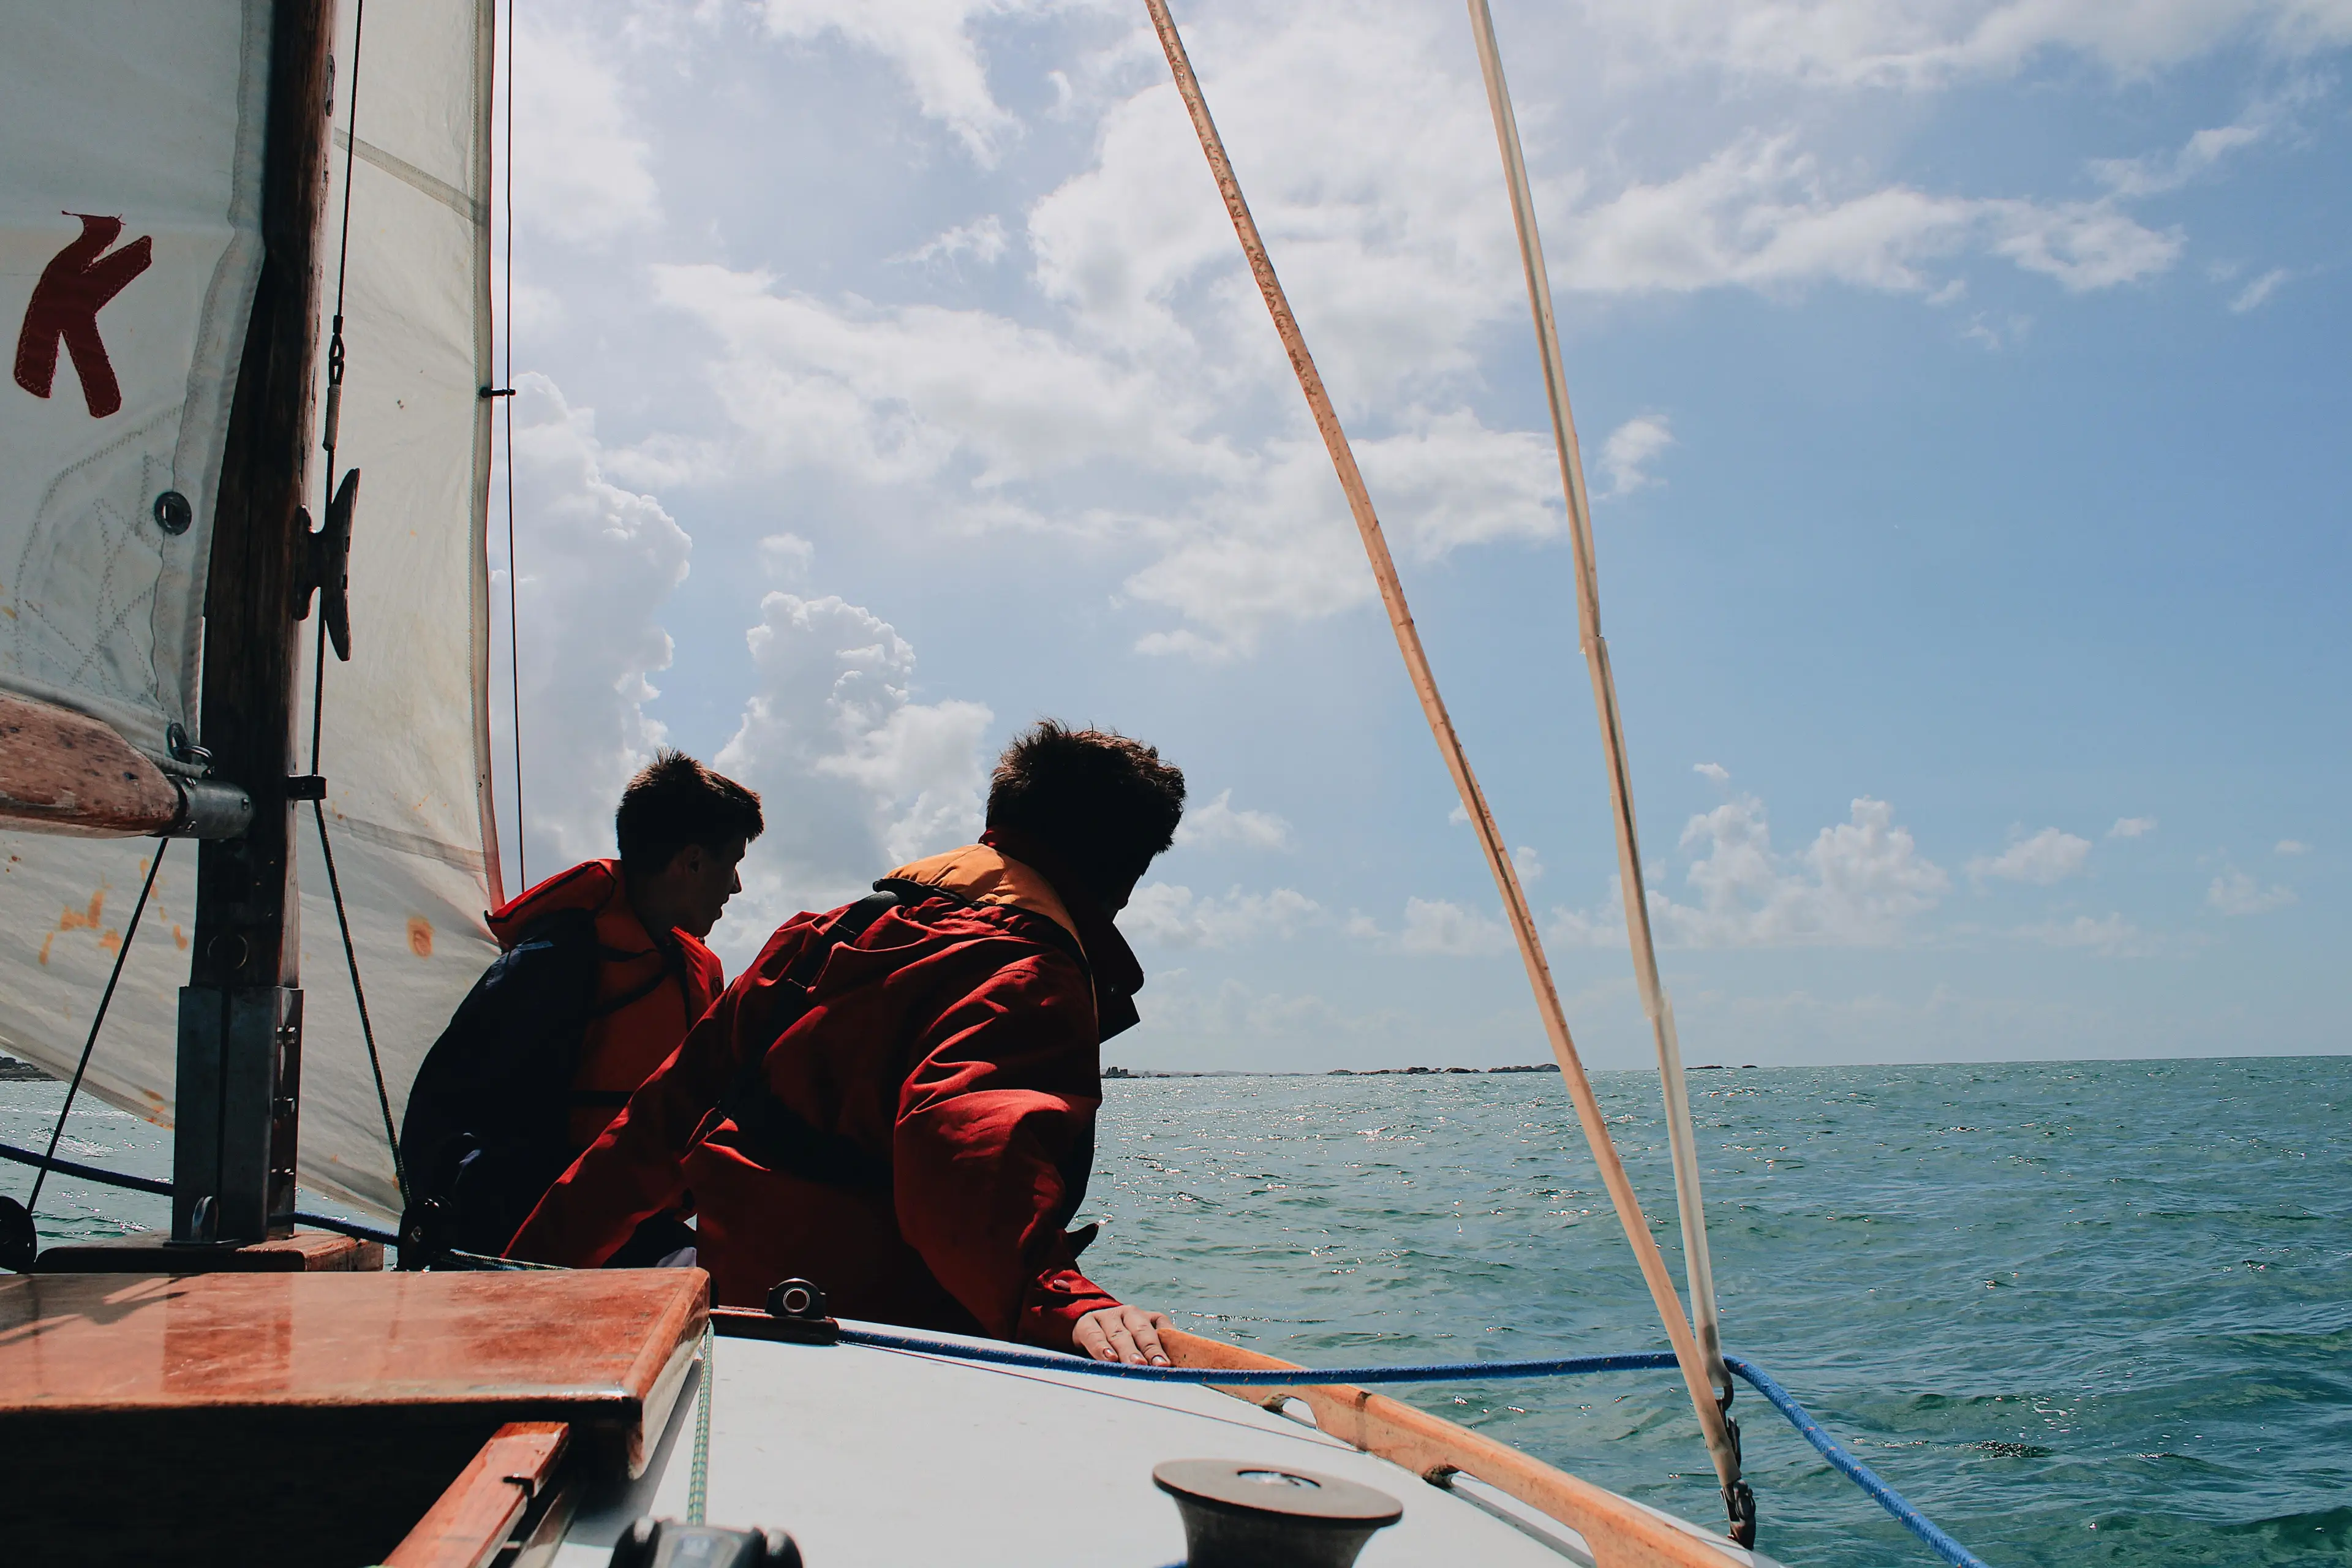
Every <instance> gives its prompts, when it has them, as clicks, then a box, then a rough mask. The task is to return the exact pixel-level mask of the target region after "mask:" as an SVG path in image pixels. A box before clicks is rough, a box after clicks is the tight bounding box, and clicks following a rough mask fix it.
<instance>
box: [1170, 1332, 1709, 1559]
mask: <svg viewBox="0 0 2352 1568" xmlns="http://www.w3.org/2000/svg"><path fill="white" fill-rule="evenodd" d="M1160 1343H1161V1344H1162V1345H1164V1346H1165V1347H1167V1350H1168V1352H1169V1355H1170V1356H1171V1358H1172V1359H1173V1360H1174V1361H1175V1363H1176V1364H1177V1365H1179V1366H1205V1367H1230V1368H1233V1369H1234V1370H1235V1371H1242V1370H1251V1371H1278V1370H1280V1369H1282V1368H1285V1367H1289V1366H1292V1365H1293V1364H1294V1363H1290V1362H1286V1361H1276V1360H1275V1359H1274V1358H1273V1357H1272V1356H1265V1355H1260V1354H1258V1353H1257V1352H1255V1351H1245V1350H1242V1349H1240V1348H1239V1347H1237V1346H1234V1345H1229V1344H1225V1343H1223V1342H1222V1341H1218V1340H1209V1339H1202V1338H1201V1337H1200V1336H1199V1335H1197V1334H1188V1333H1184V1332H1182V1331H1180V1330H1172V1329H1162V1330H1161V1331H1160ZM1212 1386H1214V1385H1212ZM1218 1392H1220V1393H1222V1394H1231V1395H1233V1396H1234V1398H1235V1399H1242V1400H1247V1401H1248V1402H1249V1403H1251V1404H1253V1405H1268V1406H1278V1405H1281V1404H1282V1402H1283V1401H1284V1400H1286V1399H1302V1400H1305V1401H1306V1402H1307V1407H1308V1408H1309V1409H1311V1410H1313V1411H1314V1412H1315V1424H1316V1426H1318V1427H1319V1428H1320V1429H1321V1430H1323V1431H1324V1432H1326V1433H1328V1434H1329V1435H1330V1436H1334V1437H1337V1438H1339V1439H1340V1440H1341V1441H1342V1442H1345V1443H1349V1444H1351V1445H1353V1446H1354V1447H1358V1448H1360V1449H1361V1450H1363V1451H1364V1452H1365V1453H1367V1454H1372V1455H1376V1456H1378V1457H1379V1458H1383V1459H1386V1460H1388V1461H1389V1462H1390V1463H1391V1464H1395V1465H1401V1466H1402V1467H1403V1468H1406V1469H1408V1470H1411V1471H1412V1473H1413V1474H1415V1475H1417V1476H1419V1477H1421V1478H1422V1479H1423V1480H1425V1481H1430V1482H1433V1483H1442V1482H1443V1481H1444V1479H1446V1478H1447V1477H1448V1476H1451V1475H1454V1474H1455V1473H1457V1472H1458V1473H1460V1474H1464V1475H1468V1476H1472V1477H1475V1479H1479V1480H1482V1481H1484V1482H1486V1484H1487V1485H1488V1486H1490V1487H1493V1488H1494V1489H1496V1490H1497V1491H1500V1492H1504V1493H1507V1494H1508V1495H1509V1496H1511V1497H1513V1498H1516V1499H1517V1500H1519V1501H1520V1502H1523V1503H1525V1504H1527V1505H1528V1507H1529V1508H1532V1509H1535V1510H1538V1512H1540V1513H1542V1514H1544V1515H1545V1516H1546V1517H1548V1518H1550V1519H1555V1520H1558V1521H1559V1522H1560V1523H1562V1524H1564V1525H1566V1526H1568V1527H1569V1528H1570V1530H1573V1531H1576V1532H1577V1533H1578V1534H1580V1535H1581V1536H1583V1537H1584V1539H1585V1542H1586V1544H1588V1545H1589V1546H1590V1547H1591V1549H1592V1556H1593V1561H1594V1563H1596V1564H1597V1568H1738V1565H1740V1564H1743V1563H1746V1562H1747V1561H1748V1558H1747V1555H1746V1553H1744V1552H1737V1551H1736V1549H1735V1548H1734V1547H1733V1546H1732V1544H1731V1542H1729V1541H1728V1540H1726V1541H1724V1542H1722V1543H1721V1544H1720V1545H1717V1543H1716V1542H1712V1541H1710V1540H1708V1539H1706V1538H1704V1537H1701V1536H1697V1535H1693V1534H1690V1533H1688V1532H1687V1531H1684V1530H1681V1529H1678V1528H1676V1527H1675V1525H1673V1524H1671V1523H1669V1522H1667V1521H1666V1520H1665V1519H1664V1517H1663V1516H1661V1515H1659V1514H1656V1513H1654V1512H1652V1511H1651V1510H1648V1509H1645V1508H1643V1507H1642V1506H1641V1505H1640V1504H1638V1503H1635V1502H1633V1501H1630V1500H1627V1499H1625V1498H1622V1497H1619V1496H1618V1495H1617V1494H1616V1493H1614V1492H1612V1491H1609V1490H1607V1489H1603V1488H1601V1487H1597V1486H1594V1485H1593V1484H1592V1483H1591V1481H1586V1480H1580V1479H1577V1478H1576V1477H1574V1476H1571V1475H1569V1474H1567V1473H1566V1472H1564V1471H1561V1470H1556V1469H1553V1468H1551V1467H1550V1466H1549V1465H1547V1464H1544V1463H1543V1462H1542V1461H1540V1460H1538V1459H1532V1458H1528V1456H1527V1455H1525V1454H1522V1453H1520V1452H1519V1451H1518V1450H1517V1449H1516V1448H1513V1447H1507V1445H1505V1444H1502V1443H1497V1442H1496V1441H1495V1440H1494V1439H1493V1438H1491V1437H1482V1436H1479V1435H1478V1434H1477V1433H1475V1432H1472V1431H1468V1430H1466V1429H1465V1428H1463V1427H1460V1426H1455V1425H1454V1423H1453V1422H1451V1421H1447V1420H1445V1419H1444V1418H1443V1417H1440V1416H1436V1415H1430V1414H1428V1413H1427V1412H1425V1411H1421V1410H1415V1409H1413V1408H1412V1406H1410V1405H1400V1404H1398V1403H1397V1402H1396V1401H1395V1400H1393V1399H1389V1398H1384V1397H1383V1396H1381V1395H1380V1394H1371V1393H1368V1392H1367V1391H1365V1390H1363V1389H1360V1388H1352V1387H1349V1386H1348V1385H1346V1384H1326V1385H1306V1384H1302V1385H1300V1386H1299V1387H1297V1388H1264V1387H1255V1388H1224V1389H1219V1390H1218Z"/></svg>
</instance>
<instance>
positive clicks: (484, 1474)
mask: <svg viewBox="0 0 2352 1568" xmlns="http://www.w3.org/2000/svg"><path fill="white" fill-rule="evenodd" d="M571 1441H572V1428H571V1427H569V1426H565V1425H564V1424H563V1423H562V1422H561V1421H510V1422H509V1423H508V1424H507V1425H506V1426H501V1427H499V1429H498V1431H497V1432H496V1433H495V1434H493V1435H492V1436H491V1437H490V1440H489V1441H488V1442H487V1443H485V1444H483V1445H482V1447H481V1448H480V1450H479V1451H478V1452H477V1453H476V1454H475V1455H474V1457H473V1458H472V1460H470V1461H469V1462H468V1463H467V1466H466V1468H464V1469H462V1470H460V1471H458V1472H457V1479H456V1480H454V1481H451V1482H450V1483H449V1489H448V1490H446V1491H445V1492H443V1493H442V1494H441V1497H440V1500H438V1501H436V1503H434V1505H433V1506H432V1507H431V1508H430V1509H427V1510H425V1517H424V1518H423V1519H420V1520H418V1521H416V1528H415V1529H414V1530H412V1531H409V1532H408V1534H407V1536H406V1538H405V1539H404V1540H403V1541H402V1542H401V1543H400V1544H399V1545H398V1546H396V1547H394V1549H393V1552H392V1554H391V1555H390V1556H388V1557H386V1558H385V1559H384V1560H383V1568H487V1565H488V1563H490V1561H491V1560H492V1559H494V1558H496V1557H497V1556H498V1554H499V1551H500V1549H501V1548H503V1547H504V1546H505V1545H506V1543H507V1537H508V1536H509V1535H511V1534H512V1533H513V1532H514V1527H515V1526H516V1524H518V1523H519V1522H520V1521H521V1519H522V1516H523V1515H524V1514H525V1513H526V1512H528V1511H529V1510H530V1505H531V1504H532V1502H534V1501H535V1500H537V1499H538V1497H539V1494H540V1493H541V1491H542V1490H543V1489H545V1488H546V1486H547V1484H548V1482H549V1481H550V1480H551V1479H552V1478H553V1476H554V1475H555V1469H556V1467H557V1466H558V1465H559V1464H561V1463H562V1459H563V1452H564V1450H565V1448H567V1447H570V1446H571Z"/></svg>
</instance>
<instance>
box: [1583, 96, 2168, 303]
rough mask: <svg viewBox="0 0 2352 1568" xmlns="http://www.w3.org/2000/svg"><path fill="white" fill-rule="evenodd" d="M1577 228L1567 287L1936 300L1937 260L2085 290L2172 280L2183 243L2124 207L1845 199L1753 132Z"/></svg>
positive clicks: (1906, 196) (1877, 193)
mask: <svg viewBox="0 0 2352 1568" xmlns="http://www.w3.org/2000/svg"><path fill="white" fill-rule="evenodd" d="M2181 243H2182V242H2181V239H2180V237H2179V235H2177V234H2168V233H2158V232H2157V231H2156V230H2153V229H2150V228H2147V227H2146V226H2142V225H2141V224H2140V223H2139V222H2138V221H2137V219H2135V218H2133V217H2132V216H2130V215H2129V214H2127V213H2126V212H2125V211H2124V210H2123V209H2122V208H2121V207H2119V206H2118V205H2116V203H2115V202H2114V200H2113V199H2112V198H2101V199H2099V200H2096V201H2087V202H2085V201H2059V202H2043V201H2035V200H2031V199H2027V198H2023V197H1978V196H1958V195H1936V194H1933V193H1930V192H1927V191H1922V190H1918V189H1916V188H1914V187H1912V186H1909V185H1902V184H1894V185H1885V186H1881V187H1879V188H1877V189H1875V190H1859V191H1853V192H1842V191H1840V190H1839V189H1837V188H1836V186H1835V183H1834V182H1832V180H1831V179H1830V178H1829V177H1828V176H1827V175H1825V174H1823V173H1822V170H1821V168H1820V166H1819V165H1818V163H1816V161H1815V160H1814V159H1813V158H1812V157H1811V155H1809V154H1806V153H1801V152H1800V151H1798V149H1797V147H1796V144H1795V142H1794V140H1793V138H1792V137H1791V136H1789V135H1786V134H1783V135H1777V136H1763V135H1757V134H1749V135H1747V136H1743V137H1742V138H1740V139H1739V140H1738V141H1737V142H1734V143H1732V144H1731V145H1730V146H1728V147H1726V148H1724V149H1723V150H1722V151H1720V152H1718V153H1716V154H1715V155H1714V156H1713V157H1711V158H1709V159H1707V160H1706V162H1705V163H1700V164H1698V165H1696V167H1693V168H1690V169H1687V170H1685V171H1684V172H1683V173H1681V174H1675V175H1673V176H1671V177H1670V178H1667V179H1665V180H1663V181H1660V182H1657V183H1655V184H1643V183H1640V182H1635V183H1633V184H1628V185H1626V186H1625V187H1624V188H1623V189H1622V190H1620V191H1619V192H1617V193H1616V194H1615V195H1612V196H1610V197H1608V198H1607V199H1605V200H1602V201H1600V202H1597V203H1594V204H1592V205H1589V206H1587V207H1585V208H1583V209H1581V210H1580V211H1579V212H1578V213H1576V214H1575V215H1574V216H1573V218H1572V220H1571V221H1570V224H1568V225H1567V234H1566V236H1565V242H1564V243H1563V244H1562V245H1561V246H1560V247H1559V250H1558V252H1557V254H1556V255H1555V256H1554V258H1553V259H1552V263H1551V265H1552V272H1553V277H1554V280H1555V281H1556V282H1557V283H1558V284H1559V286H1560V287H1561V288H1563V289H1582V290H1587V291H1591V292H1595V293H1605V294H1626V293H1633V294H1639V293H1656V292H1668V293H1676V292H1689V291H1693V290H1696V289H1716V288H1722V287H1726V286H1732V285H1737V286H1741V287H1746V288H1750V289H1765V290H1787V289H1801V288H1803V287H1805V286H1807V285H1811V284H1815V283H1844V284H1849V285H1852V286H1854V287H1857V288H1864V289H1882V290H1885V291H1888V292H1893V293H1913V294H1927V293H1929V292H1931V291H1933V290H1935V289H1937V287H1938V279H1937V278H1936V277H1935V276H1934V275H1933V274H1932V273H1931V272H1930V271H1929V270H1928V268H1929V267H1930V266H1931V264H1933V263H1935V262H1938V261H1945V260H1949V259H1951V258H1957V257H1958V256H1960V255H1962V254H1964V253H1966V252H1969V251H1982V252H1986V253H1989V254H1991V255H1994V256H1999V257H2001V258H2005V259H2007V260H2009V261H2011V262H2013V263H2014V264H2016V265H2017V266H2018V267H2021V268H2024V269H2025V270H2027V271H2029V272H2038V273H2042V274H2043V275H2045V276H2047V277H2050V278H2053V279H2056V280H2057V282H2058V283H2059V284H2060V285H2061V286H2063V288H2065V289H2068V290H2070V291H2074V292H2082V291H2084V290H2088V289H2104V288H2109V287H2112V286H2114V285H2116V284H2119V283H2127V282H2132V281H2135V280H2137V279H2142V278H2147V277H2150V276H2153V275H2154V274H2156V273H2159V272H2162V271H2164V270H2166V269H2167V268H2169V267H2170V266H2171V265H2172V263H2173V261H2174V260H2175V259H2176V258H2178V257H2179V254H2180V248H2181Z"/></svg>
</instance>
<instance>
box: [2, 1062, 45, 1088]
mask: <svg viewBox="0 0 2352 1568" xmlns="http://www.w3.org/2000/svg"><path fill="white" fill-rule="evenodd" d="M48 1076H49V1075H48V1074H47V1073H45V1072H43V1071H42V1070H41V1069H40V1068H37V1067H35V1066H34V1065H33V1064H32V1063H30V1062H20V1061H18V1060H17V1059H16V1058H15V1057H10V1056H0V1083H33V1082H36V1081H37V1080H40V1079H47V1077H48Z"/></svg>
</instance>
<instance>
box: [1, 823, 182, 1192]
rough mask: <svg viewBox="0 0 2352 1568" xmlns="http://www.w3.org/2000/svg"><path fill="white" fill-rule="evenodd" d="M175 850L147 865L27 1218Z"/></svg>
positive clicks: (162, 844) (159, 846)
mask: <svg viewBox="0 0 2352 1568" xmlns="http://www.w3.org/2000/svg"><path fill="white" fill-rule="evenodd" d="M170 847H172V841H171V840H170V839H168V838H158V839H157V840H155V858H153V859H152V860H150V861H148V862H147V880H146V881H144V882H142V884H140V888H139V901H138V903H136V904H134V905H132V906H131V923H130V924H129V925H127V926H125V927H124V928H123V930H122V945H121V946H120V947H118V948H116V949H115V950H114V968H113V970H112V971H111V972H110V973H108V975H107V977H106V989H105V990H104V991H102V992H100V994H99V998H98V1014H97V1016H95V1017H93V1018H91V1019H90V1021H89V1038H88V1039H86V1040H84V1041H83V1042H82V1043H81V1060H79V1061H78V1062H76V1063H75V1064H74V1075H73V1081H72V1082H71V1083H69V1084H68V1085H66V1100H65V1103H64V1104H63V1105H60V1106H58V1121H57V1125H56V1126H54V1127H52V1128H50V1129H49V1148H48V1152H47V1153H45V1154H43V1155H42V1156H41V1168H40V1170H39V1171H38V1172H37V1173H35V1175H34V1177H33V1195H32V1196H31V1197H30V1198H28V1199H27V1200H26V1203H25V1211H26V1213H27V1214H31V1213H33V1212H34V1211H36V1210H37V1209H38V1208H39V1207H40V1206H41V1184H43V1183H44V1182H47V1180H48V1179H49V1170H50V1167H51V1166H53V1165H55V1164H56V1163H57V1158H58V1139H60V1138H62V1137H64V1136H65V1132H66V1118H67V1117H68V1116H70V1115H72V1114H73V1104H74V1096H76V1095H78V1094H79V1093H80V1092H81V1079H82V1075H83V1074H84V1073H86V1072H88V1071H89V1055H90V1053H91V1052H92V1051H94V1050H96V1049H97V1048H98V1032H99V1030H100V1029H101V1028H103V1027H105V1026H106V1010H107V1008H109V1007H110V1006H112V1005H114V987H115V985H116V984H117V983H119V982H120V981H121V979H122V966H123V964H124V963H127V962H129V960H130V957H131V942H133V941H135V940H136V939H137V938H138V935H139V918H140V917H141V916H142V915H143V914H145V913H146V912H147V895H148V894H150V893H152V892H153V891H154V890H155V876H156V873H158V872H160V871H161V870H163V851H164V850H166V849H169V848H170Z"/></svg>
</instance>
